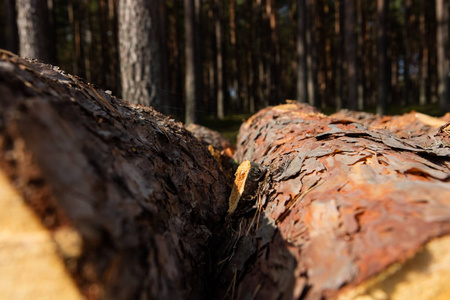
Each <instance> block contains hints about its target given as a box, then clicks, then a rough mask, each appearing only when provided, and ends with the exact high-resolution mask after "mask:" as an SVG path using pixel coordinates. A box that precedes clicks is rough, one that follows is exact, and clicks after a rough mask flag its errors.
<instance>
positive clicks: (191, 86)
mask: <svg viewBox="0 0 450 300" xmlns="http://www.w3.org/2000/svg"><path fill="white" fill-rule="evenodd" d="M195 29H196V26H195V12H194V0H184V30H185V49H184V53H185V57H186V64H185V65H186V75H185V79H184V88H185V92H186V114H185V116H186V118H185V123H186V124H187V125H189V124H192V123H197V122H198V117H197V115H198V112H197V97H196V96H197V92H196V87H197V85H198V84H197V80H200V78H196V72H195V71H196V70H195V67H196V65H195V56H196V51H198V49H196V46H197V45H196V44H195V36H196V35H197V34H198V32H197V31H196V30H195Z"/></svg>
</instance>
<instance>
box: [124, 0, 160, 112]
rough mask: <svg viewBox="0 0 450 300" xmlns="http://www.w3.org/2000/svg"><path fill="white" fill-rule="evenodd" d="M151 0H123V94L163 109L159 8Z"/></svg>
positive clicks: (125, 97) (157, 108)
mask: <svg viewBox="0 0 450 300" xmlns="http://www.w3.org/2000/svg"><path fill="white" fill-rule="evenodd" d="M153 4H154V3H153V2H152V1H150V0H137V1H135V0H132V1H131V0H120V1H119V53H120V73H121V76H122V96H123V98H124V99H125V100H127V101H129V102H131V103H139V104H143V105H147V106H153V107H154V108H155V109H156V110H158V111H161V110H162V108H163V105H164V104H163V103H161V96H160V93H161V64H160V61H161V55H160V41H159V25H160V24H159V9H158V5H153Z"/></svg>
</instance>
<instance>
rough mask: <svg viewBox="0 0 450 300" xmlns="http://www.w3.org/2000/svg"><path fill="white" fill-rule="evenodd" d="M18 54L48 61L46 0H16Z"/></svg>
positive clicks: (48, 38) (48, 36)
mask: <svg viewBox="0 0 450 300" xmlns="http://www.w3.org/2000/svg"><path fill="white" fill-rule="evenodd" d="M16 9H17V27H18V31H19V42H20V46H19V48H20V55H21V56H22V57H29V58H36V59H39V60H41V61H44V62H47V63H50V62H53V60H54V57H52V56H51V51H50V47H52V45H51V44H50V36H51V35H49V34H48V31H49V25H48V8H47V0H16Z"/></svg>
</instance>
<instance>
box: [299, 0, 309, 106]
mask: <svg viewBox="0 0 450 300" xmlns="http://www.w3.org/2000/svg"><path fill="white" fill-rule="evenodd" d="M305 9H306V3H305V0H298V2H297V22H298V28H297V30H298V34H297V57H298V64H297V101H298V102H306V101H307V99H308V85H307V81H306V76H307V68H306V35H305V34H306V33H305V26H306V23H305V17H306V15H305Z"/></svg>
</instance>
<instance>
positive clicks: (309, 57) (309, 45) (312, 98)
mask: <svg viewBox="0 0 450 300" xmlns="http://www.w3.org/2000/svg"><path fill="white" fill-rule="evenodd" d="M313 6H314V0H306V5H305V7H306V8H305V22H306V26H305V36H306V70H307V71H306V74H307V75H306V82H307V89H308V103H309V104H310V105H313V106H314V105H315V104H316V97H317V95H316V82H317V80H316V78H317V76H316V75H317V74H316V69H315V67H314V59H313V56H314V54H313V52H314V51H315V44H314V37H313V34H314V24H313V21H312V20H313V15H312V12H313Z"/></svg>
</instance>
